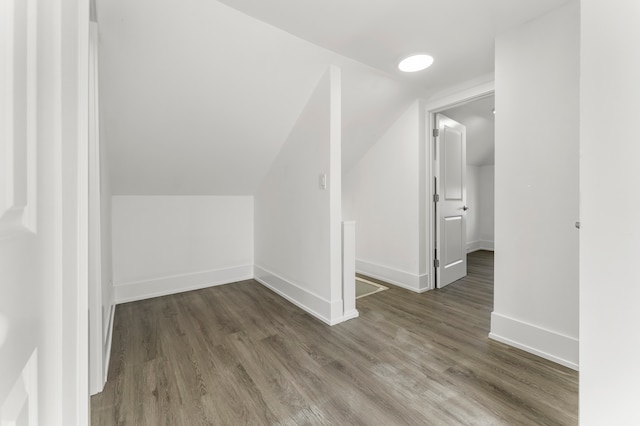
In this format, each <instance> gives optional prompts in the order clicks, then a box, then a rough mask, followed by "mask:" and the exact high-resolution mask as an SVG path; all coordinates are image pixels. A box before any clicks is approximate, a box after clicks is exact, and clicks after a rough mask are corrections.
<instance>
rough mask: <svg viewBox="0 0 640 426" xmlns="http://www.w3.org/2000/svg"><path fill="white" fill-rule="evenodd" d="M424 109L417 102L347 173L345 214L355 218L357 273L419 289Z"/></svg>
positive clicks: (423, 278)
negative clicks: (422, 125)
mask: <svg viewBox="0 0 640 426" xmlns="http://www.w3.org/2000/svg"><path fill="white" fill-rule="evenodd" d="M421 111H422V109H421V106H420V102H419V101H416V102H414V103H413V104H412V105H411V106H410V107H409V108H408V109H407V110H406V111H405V112H404V113H403V114H402V115H401V116H400V117H399V118H398V120H397V121H396V122H395V123H394V124H393V125H391V126H390V127H389V129H388V130H387V131H386V132H385V134H384V135H383V136H382V137H381V138H380V139H379V140H378V141H377V142H376V143H375V144H374V145H373V146H372V147H371V148H370V149H369V151H367V153H366V154H365V155H364V156H363V157H362V158H361V159H360V161H358V163H356V165H355V166H354V167H353V168H352V169H351V170H349V171H348V173H347V174H346V176H345V177H344V180H345V185H344V188H345V191H348V194H345V196H344V198H345V199H346V200H349V204H350V208H349V211H347V210H345V214H349V215H350V217H349V219H352V220H355V221H356V269H357V272H358V273H361V274H364V275H368V276H371V277H374V278H379V279H381V280H384V281H387V282H389V283H391V284H395V285H398V286H400V287H404V288H407V289H409V290H413V291H416V292H421V291H425V290H427V287H428V280H427V274H426V248H425V249H424V250H425V253H424V255H422V256H421V253H420V248H421V246H422V245H424V246H425V247H426V244H424V241H421V236H422V237H424V238H426V229H424V228H425V227H426V212H425V210H426V203H424V204H425V205H424V206H422V208H421V205H420V203H421V202H424V200H425V197H426V189H425V186H426V185H425V184H421V182H420V180H422V181H423V183H424V180H425V179H426V177H425V175H424V174H423V173H424V163H425V162H426V160H425V158H424V157H425V152H424V146H422V147H421V146H420V145H421V144H422V145H424V143H425V141H424V134H422V133H423V132H421V120H423V119H424V115H425V114H423V113H421ZM422 123H423V121H422ZM422 192H424V193H422ZM421 215H422V216H424V217H422V218H421V217H420V216H421ZM421 257H424V259H421Z"/></svg>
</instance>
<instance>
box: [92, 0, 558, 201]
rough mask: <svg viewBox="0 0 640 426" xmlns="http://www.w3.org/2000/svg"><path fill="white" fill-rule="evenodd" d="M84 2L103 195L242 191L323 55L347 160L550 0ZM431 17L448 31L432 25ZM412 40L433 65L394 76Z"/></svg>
mask: <svg viewBox="0 0 640 426" xmlns="http://www.w3.org/2000/svg"><path fill="white" fill-rule="evenodd" d="M97 2H98V11H97V12H98V13H97V15H98V25H99V37H100V45H99V48H100V68H99V69H100V90H101V94H100V100H101V120H102V121H101V129H102V138H103V140H104V142H105V144H106V147H107V151H108V155H109V158H108V160H109V165H110V171H111V179H112V189H113V193H114V194H116V195H174V194H175V195H245V194H253V192H254V191H255V189H256V188H257V186H258V185H259V183H260V182H261V180H262V178H263V177H264V176H265V174H266V173H267V171H268V170H269V168H270V167H271V164H272V162H273V160H274V159H275V157H276V155H277V154H278V152H279V150H280V147H281V145H282V143H283V142H284V141H285V140H286V137H287V135H288V133H289V131H290V130H291V128H292V127H293V125H294V123H295V122H296V119H297V117H298V115H299V114H300V112H301V111H302V108H303V106H304V105H305V103H306V101H307V99H308V97H309V95H310V93H311V91H312V90H313V88H314V87H315V85H316V83H317V81H318V79H319V78H320V76H321V75H322V73H323V72H324V71H325V70H326V68H327V67H328V65H329V64H336V65H338V66H339V67H340V68H341V69H342V79H343V84H342V87H343V98H342V101H343V102H342V109H343V118H342V121H343V169H348V168H349V167H350V166H351V165H352V164H354V163H355V162H356V161H357V160H358V159H359V158H360V156H361V155H362V154H363V153H364V152H366V150H368V148H369V147H370V146H371V145H372V144H373V143H375V141H376V140H377V139H378V137H379V136H380V135H382V134H383V133H384V131H385V130H386V129H387V128H388V127H389V126H390V125H391V124H392V123H393V122H394V121H395V119H396V118H397V117H398V115H399V114H400V113H401V112H402V111H403V110H404V109H406V107H407V106H408V104H409V103H410V102H411V101H413V100H414V99H415V98H417V97H418V96H419V95H424V96H426V95H428V93H431V92H433V91H437V90H441V89H443V88H445V87H447V86H448V85H450V84H451V83H459V82H460V81H462V80H464V79H466V78H467V77H469V78H471V77H476V76H477V75H479V74H482V73H484V72H486V71H489V72H490V71H492V69H493V34H494V33H495V31H497V30H499V29H500V28H503V27H505V26H509V25H510V24H511V23H514V22H517V21H519V20H523V19H526V18H527V17H529V18H532V17H533V16H534V15H536V14H538V13H541V12H542V11H544V10H545V8H551V6H553V5H556V4H558V3H562V1H561V0H536V1H534V0H528V1H519V2H513V1H512V0H484V1H479V0H457V1H455V2H453V1H448V0H447V1H444V0H421V1H417V0H416V1H406V0H386V1H382V0H372V1H363V0H351V1H346V0H323V1H322V2H317V1H313V2H312V1H308V0H295V1H294V0H272V1H268V2H265V1H263V0H260V1H258V0H256V1H249V0H247V1H244V0H235V1H234V0H226V1H225V2H224V3H227V4H228V5H232V6H233V7H234V8H237V9H239V10H236V9H234V8H232V7H229V6H228V5H226V4H223V3H222V2H219V1H216V0H180V1H175V0H97ZM476 3H483V4H484V5H485V6H486V7H488V9H489V12H486V11H485V12H483V14H480V15H478V16H479V17H480V18H482V19H477V18H478V17H476V18H475V20H479V21H482V22H480V23H478V22H469V21H470V18H469V17H465V16H466V15H469V14H475V13H480V12H479V11H478V10H479V8H478V7H477V5H476ZM511 3H517V4H518V6H517V7H516V6H515V5H512V4H511ZM425 5H428V6H429V7H427V6H425ZM400 6H402V7H400ZM463 6H466V7H469V8H470V9H469V12H470V13H463V12H464V9H461V8H462V7H463ZM498 6H500V7H504V10H503V9H499V10H497V9H496V8H498ZM425 7H427V9H429V13H426V12H425V11H426V9H425ZM435 12H438V13H444V15H442V14H439V15H438V16H439V17H438V18H437V19H436V14H435ZM487 14H488V15H487ZM249 15H253V16H254V17H252V16H249ZM403 17H404V18H406V19H408V21H404V20H403V19H404V18H403ZM505 17H506V18H505ZM445 18H446V19H445ZM507 18H508V19H507ZM442 20H445V21H449V27H451V28H455V29H451V28H450V29H449V32H441V33H439V34H435V33H434V32H433V31H434V30H433V28H432V27H434V25H435V27H437V28H442V24H439V23H437V22H440V21H442ZM466 24H468V27H464V25H466ZM276 26H278V27H282V28H277V27H276ZM423 26H424V27H428V28H431V29H429V32H428V34H427V36H428V37H427V38H426V39H425V38H424V37H425V33H424V32H423V30H422V29H420V28H421V27H423ZM481 34H482V37H481V36H480V35H481ZM416 40H422V42H421V43H422V44H424V42H425V40H426V41H428V43H429V46H423V45H422V44H421V45H420V46H418V44H417V41H416ZM401 46H402V47H401ZM431 46H433V47H431ZM418 47H419V49H418ZM416 49H418V50H425V49H427V50H430V51H431V52H432V53H433V54H434V56H436V65H434V67H433V69H432V70H431V71H429V70H428V73H425V74H422V75H413V76H407V75H403V76H400V75H399V74H397V73H396V72H395V69H392V68H393V67H395V60H396V56H398V53H399V52H402V53H404V52H405V51H407V52H409V51H413V50H416ZM448 50H451V52H448ZM452 52H453V53H452ZM342 55H347V56H349V57H350V58H348V57H346V56H342ZM451 55H453V56H451ZM466 55H471V56H470V59H469V58H467V57H466ZM354 59H356V60H354ZM358 61H362V62H363V63H364V64H363V63H360V62H358ZM454 70H456V71H454Z"/></svg>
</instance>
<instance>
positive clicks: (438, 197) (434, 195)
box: [433, 194, 440, 203]
mask: <svg viewBox="0 0 640 426" xmlns="http://www.w3.org/2000/svg"><path fill="white" fill-rule="evenodd" d="M439 201H440V195H438V194H433V202H434V203H437V202H439Z"/></svg>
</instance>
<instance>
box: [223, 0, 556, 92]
mask: <svg viewBox="0 0 640 426" xmlns="http://www.w3.org/2000/svg"><path fill="white" fill-rule="evenodd" d="M220 1H222V2H223V3H225V4H228V5H230V6H232V7H234V8H236V9H238V10H240V11H242V12H244V13H246V14H248V15H250V16H253V17H255V18H257V19H260V20H261V21H264V22H268V23H270V24H272V25H274V26H276V27H278V28H281V29H283V30H285V31H287V32H289V33H291V34H294V35H296V36H298V37H300V38H303V39H305V40H308V41H310V42H312V43H314V44H317V45H318V46H322V47H325V48H327V49H329V50H332V51H334V52H337V53H339V54H341V55H344V56H346V57H349V58H353V59H355V60H356V61H359V62H362V63H364V64H367V65H370V66H372V67H374V68H377V69H379V70H381V71H384V72H387V73H389V74H390V75H393V76H395V77H397V78H400V79H402V80H403V81H406V82H408V83H411V84H413V85H415V86H416V87H418V88H419V89H420V90H421V91H422V93H423V94H424V95H428V94H429V93H433V92H435V91H439V90H443V89H445V88H447V87H449V86H452V85H455V84H458V83H460V82H463V81H465V80H470V79H473V78H475V77H477V76H479V75H483V74H487V73H491V72H493V63H494V54H493V50H494V49H493V47H494V39H495V36H496V34H499V33H501V32H503V31H505V30H506V29H508V28H511V27H514V26H517V25H519V24H521V23H523V22H526V21H528V20H531V19H533V18H535V17H537V16H539V15H541V14H543V13H545V12H548V11H550V10H553V9H555V8H557V7H558V6H560V5H561V4H563V3H566V2H567V0H322V1H318V0H270V1H265V0H220ZM415 52H425V53H429V54H431V55H432V56H433V57H434V58H435V62H434V64H433V66H432V67H431V68H429V69H428V70H427V71H424V72H421V73H416V74H404V73H401V72H400V71H398V70H397V64H398V60H399V59H401V58H403V57H405V56H407V55H409V54H412V53H415Z"/></svg>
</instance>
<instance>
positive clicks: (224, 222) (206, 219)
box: [112, 196, 253, 303]
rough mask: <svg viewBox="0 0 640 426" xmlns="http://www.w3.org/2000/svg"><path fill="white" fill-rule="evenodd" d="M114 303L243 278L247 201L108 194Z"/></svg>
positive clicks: (247, 263)
mask: <svg viewBox="0 0 640 426" xmlns="http://www.w3.org/2000/svg"><path fill="white" fill-rule="evenodd" d="M112 208H113V216H112V226H113V279H114V284H115V299H116V302H117V303H122V302H126V301H131V300H139V299H144V298H148V297H155V296H159V295H163V294H171V293H176V292H179V291H186V290H192V289H195V288H202V287H208V286H211V285H216V284H226V283H230V282H235V281H240V280H244V279H249V278H251V277H252V274H253V271H252V265H253V197H251V196H238V197H231V196H229V197H222V196H114V197H113V204H112Z"/></svg>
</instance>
